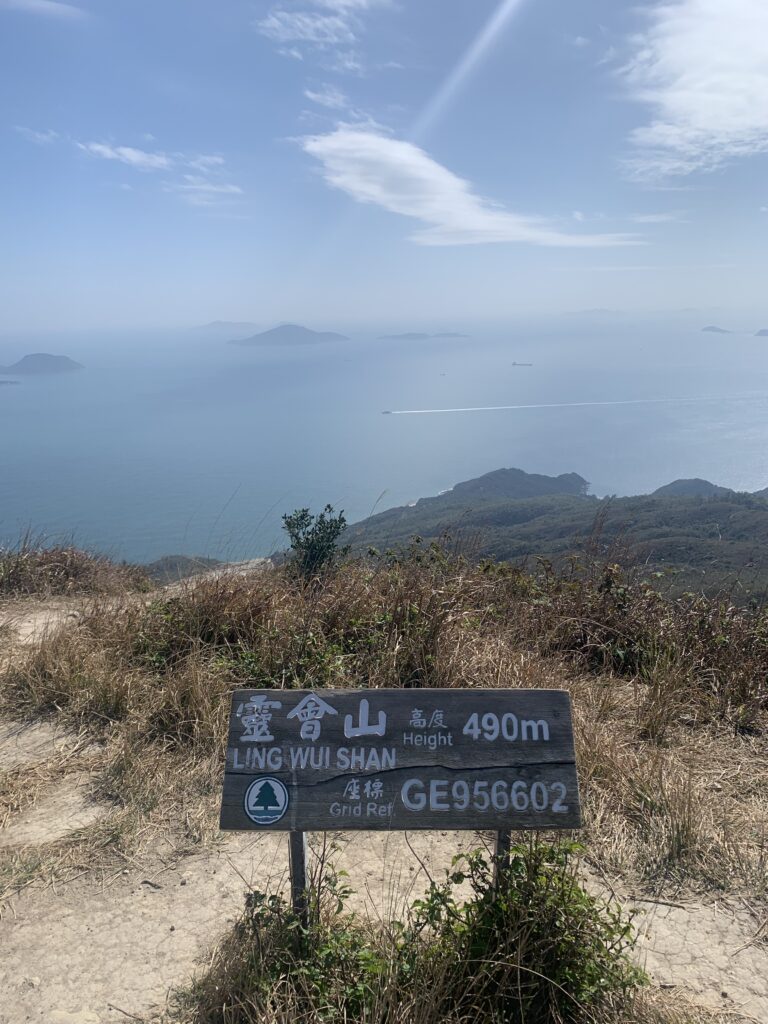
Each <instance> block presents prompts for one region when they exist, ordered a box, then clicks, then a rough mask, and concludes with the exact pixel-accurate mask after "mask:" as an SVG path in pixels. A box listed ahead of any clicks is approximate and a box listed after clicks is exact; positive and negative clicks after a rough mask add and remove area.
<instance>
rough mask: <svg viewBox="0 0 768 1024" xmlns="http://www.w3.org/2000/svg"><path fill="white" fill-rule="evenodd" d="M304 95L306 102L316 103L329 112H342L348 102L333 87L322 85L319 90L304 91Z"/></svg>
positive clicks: (339, 91) (340, 92) (339, 90)
mask: <svg viewBox="0 0 768 1024" xmlns="http://www.w3.org/2000/svg"><path fill="white" fill-rule="evenodd" d="M304 95H305V96H306V97H307V99H308V100H311V101H312V102H313V103H317V104H318V105H319V106H321V107H327V108H328V109H329V110H344V108H345V107H346V106H347V105H348V103H349V100H348V99H347V97H346V96H345V95H344V93H343V92H342V91H341V89H337V88H336V86H335V85H323V86H321V87H320V88H319V89H305V90H304Z"/></svg>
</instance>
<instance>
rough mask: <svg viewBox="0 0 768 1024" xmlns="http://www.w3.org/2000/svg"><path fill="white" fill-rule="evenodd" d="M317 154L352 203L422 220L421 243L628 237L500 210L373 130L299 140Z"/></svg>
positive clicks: (587, 242)
mask: <svg viewBox="0 0 768 1024" xmlns="http://www.w3.org/2000/svg"><path fill="white" fill-rule="evenodd" d="M302 146H303V148H304V150H305V151H306V152H307V153H309V154H310V155H311V156H313V157H315V158H316V159H317V160H319V161H320V162H321V164H322V167H323V176H324V178H325V180H326V182H327V183H328V184H329V185H332V186H333V187H334V188H338V189H341V191H343V192H346V193H347V195H349V196H351V197H352V198H353V199H355V200H356V201H357V202H359V203H372V204H374V205H376V206H379V207H381V208H383V209H385V210H389V211H390V212H391V213H397V214H400V215H401V216H404V217H410V218H412V219H414V220H417V221H419V222H420V223H421V224H422V225H424V226H423V227H422V229H420V230H419V231H418V232H417V233H416V234H415V235H412V236H411V237H412V240H413V241H415V242H418V243H419V244H421V245H477V244H480V243H485V242H528V243H532V244H534V245H550V246H569V247H576V246H581V247H594V246H610V245H626V244H632V243H633V242H635V241H636V240H635V239H633V238H631V237H628V236H626V235H588V234H569V233H566V232H562V231H558V230H557V229H556V228H553V227H552V226H551V225H550V224H549V222H547V221H546V220H543V219H537V218H533V217H525V216H521V215H519V214H516V213H512V212H510V211H508V210H505V209H504V208H503V207H501V206H498V205H496V204H494V203H491V202H489V201H488V200H486V199H483V198H481V197H480V196H478V195H476V194H475V193H474V192H473V190H472V188H471V186H470V184H469V183H468V182H466V181H464V179H462V178H460V177H458V176H457V175H455V174H453V172H452V171H449V170H448V169H447V168H446V167H443V166H442V165H441V164H439V163H437V161H435V160H433V159H432V158H431V157H430V156H429V155H428V154H427V153H425V152H424V150H422V149H420V148H419V147H418V146H416V145H414V144H413V143H411V142H404V141H402V140H398V139H394V138H390V137H388V136H385V135H381V134H379V133H376V132H370V131H361V130H359V129H355V128H350V127H340V128H337V129H336V130H335V131H333V132H330V133H329V134H326V135H313V136H308V137H306V138H304V139H303V140H302Z"/></svg>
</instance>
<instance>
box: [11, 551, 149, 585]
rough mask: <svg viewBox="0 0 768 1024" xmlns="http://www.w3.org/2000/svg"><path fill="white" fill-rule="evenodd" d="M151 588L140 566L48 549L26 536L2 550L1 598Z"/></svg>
mask: <svg viewBox="0 0 768 1024" xmlns="http://www.w3.org/2000/svg"><path fill="white" fill-rule="evenodd" d="M150 585H151V584H150V581H149V578H148V577H147V575H146V573H145V572H144V571H143V570H142V569H141V568H139V567H138V566H132V565H117V564H116V563H115V562H111V561H110V560H109V559H108V558H104V557H103V556H101V555H94V554H91V553H90V552H88V551H82V550H81V549H80V548H76V547H72V546H54V547H48V546H46V545H44V544H43V543H42V542H40V541H35V540H33V539H32V538H30V537H24V538H22V540H21V541H20V542H19V544H17V545H16V547H14V548H0V597H32V596H37V597H51V596H58V595H66V594H117V593H121V592H123V591H125V590H149V589H150Z"/></svg>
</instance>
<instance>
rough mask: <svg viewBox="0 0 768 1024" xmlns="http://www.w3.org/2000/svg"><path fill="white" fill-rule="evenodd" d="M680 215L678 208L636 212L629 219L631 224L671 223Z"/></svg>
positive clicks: (678, 218) (677, 219)
mask: <svg viewBox="0 0 768 1024" xmlns="http://www.w3.org/2000/svg"><path fill="white" fill-rule="evenodd" d="M681 216H682V214H681V212H680V210H671V211H669V212H668V213H636V214H635V215H634V216H633V217H630V218H629V219H630V220H631V221H632V223H633V224H672V223H674V222H675V221H679V220H680V218H681Z"/></svg>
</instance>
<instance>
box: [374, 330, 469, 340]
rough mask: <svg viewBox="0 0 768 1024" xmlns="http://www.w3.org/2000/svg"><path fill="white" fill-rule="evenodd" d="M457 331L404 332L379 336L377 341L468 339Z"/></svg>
mask: <svg viewBox="0 0 768 1024" xmlns="http://www.w3.org/2000/svg"><path fill="white" fill-rule="evenodd" d="M468 337H469V335H468V334H459V333H458V331H442V332H441V333H440V334H425V333H423V332H422V331H406V332H405V334H380V335H379V337H378V340H379V341H427V340H428V339H429V338H468Z"/></svg>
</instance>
